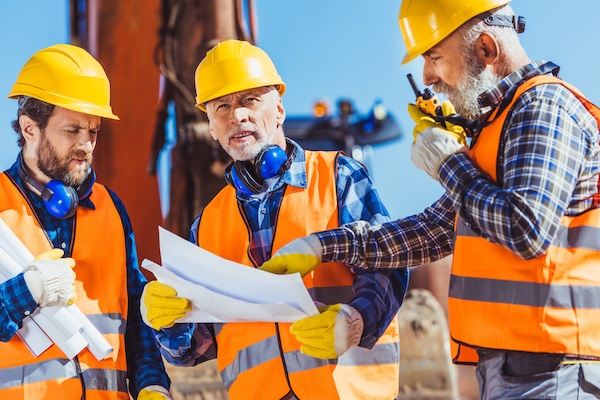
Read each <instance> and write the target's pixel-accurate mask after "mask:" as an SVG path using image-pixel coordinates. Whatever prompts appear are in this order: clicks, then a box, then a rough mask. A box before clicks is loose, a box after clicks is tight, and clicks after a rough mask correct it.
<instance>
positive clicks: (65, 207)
mask: <svg viewBox="0 0 600 400" xmlns="http://www.w3.org/2000/svg"><path fill="white" fill-rule="evenodd" d="M17 167H18V168H17V169H18V172H19V177H20V178H21V179H22V180H23V181H24V182H27V183H29V184H30V185H31V186H32V187H33V188H34V189H35V190H36V191H37V192H38V193H39V195H40V197H41V198H42V202H43V203H44V207H45V208H46V210H47V211H48V212H49V213H50V215H52V216H53V217H55V218H59V219H65V218H70V217H72V216H73V215H75V212H76V211H77V207H78V206H79V201H80V200H82V199H85V198H87V197H89V195H90V194H91V192H92V186H93V185H94V182H95V181H96V173H95V172H94V170H93V169H90V173H89V174H88V175H87V176H86V178H85V180H84V181H83V182H82V183H81V185H79V187H78V188H77V190H75V189H74V188H73V187H71V186H69V185H65V184H64V183H63V182H61V181H59V180H56V179H54V180H51V181H50V182H48V183H47V184H46V186H42V185H41V184H40V183H39V182H38V181H36V180H35V179H33V177H32V176H31V175H30V174H29V172H28V171H27V167H25V165H24V163H23V157H22V154H19V158H18V160H17Z"/></svg>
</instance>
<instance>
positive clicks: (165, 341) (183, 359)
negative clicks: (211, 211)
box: [154, 214, 217, 367]
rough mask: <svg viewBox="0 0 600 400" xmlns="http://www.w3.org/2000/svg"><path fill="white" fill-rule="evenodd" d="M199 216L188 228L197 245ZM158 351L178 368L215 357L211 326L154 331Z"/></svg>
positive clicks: (196, 324) (175, 326)
mask: <svg viewBox="0 0 600 400" xmlns="http://www.w3.org/2000/svg"><path fill="white" fill-rule="evenodd" d="M201 215H202V214H199V215H198V216H197V217H196V219H195V220H194V222H193V223H192V226H191V228H190V237H189V241H190V242H192V243H194V244H196V243H198V238H197V232H198V226H199V224H200V218H201ZM154 333H155V337H156V341H157V343H158V345H159V349H160V352H161V354H162V355H163V357H165V360H167V361H168V362H169V363H170V364H173V365H177V366H180V367H191V366H194V365H197V364H200V363H202V362H204V361H208V360H212V359H213V358H216V357H217V347H216V340H215V335H214V330H213V325H212V324H203V323H179V324H175V325H173V326H172V327H171V328H163V329H161V330H160V331H154Z"/></svg>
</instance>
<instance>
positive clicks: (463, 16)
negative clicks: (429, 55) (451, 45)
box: [398, 0, 510, 64]
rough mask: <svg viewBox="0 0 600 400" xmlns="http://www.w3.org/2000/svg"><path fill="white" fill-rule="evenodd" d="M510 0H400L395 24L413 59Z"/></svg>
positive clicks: (408, 53)
mask: <svg viewBox="0 0 600 400" xmlns="http://www.w3.org/2000/svg"><path fill="white" fill-rule="evenodd" d="M509 2H510V0H436V1H423V0H403V1H402V4H401V5H400V13H399V15H398V24H400V30H401V31H402V37H403V38H404V44H405V45H406V55H405V56H404V59H403V60H402V64H406V63H407V62H409V61H412V60H414V59H415V58H417V57H418V56H420V55H421V54H423V53H425V52H426V51H428V50H429V49H431V48H432V47H433V46H435V45H436V44H438V43H439V42H441V41H442V40H443V39H445V38H446V37H447V36H448V35H450V34H451V33H452V32H454V31H455V30H456V29H457V28H458V27H460V26H461V25H462V24H464V23H465V22H467V21H468V20H470V19H471V18H473V17H475V16H476V15H479V14H481V13H484V12H486V11H490V10H493V9H494V8H498V7H500V6H503V5H505V4H507V3H509Z"/></svg>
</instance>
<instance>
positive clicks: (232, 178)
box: [225, 161, 264, 196]
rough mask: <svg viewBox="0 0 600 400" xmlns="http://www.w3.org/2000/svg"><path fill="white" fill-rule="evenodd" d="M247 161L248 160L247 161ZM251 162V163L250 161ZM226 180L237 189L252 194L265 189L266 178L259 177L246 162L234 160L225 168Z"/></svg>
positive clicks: (248, 194)
mask: <svg viewBox="0 0 600 400" xmlns="http://www.w3.org/2000/svg"><path fill="white" fill-rule="evenodd" d="M246 162H247V161H246ZM248 164H251V163H248ZM225 180H226V181H227V183H229V184H230V185H232V186H233V187H234V188H235V189H236V190H237V191H239V192H241V193H243V194H245V195H247V196H250V195H252V194H255V193H260V192H261V191H262V190H263V185H264V180H262V179H258V178H257V177H256V176H254V174H253V173H252V169H251V166H250V169H249V167H248V166H245V165H244V162H240V161H237V162H233V163H231V164H229V165H228V166H227V169H226V170H225Z"/></svg>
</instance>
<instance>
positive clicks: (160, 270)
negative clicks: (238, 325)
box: [142, 228, 318, 322]
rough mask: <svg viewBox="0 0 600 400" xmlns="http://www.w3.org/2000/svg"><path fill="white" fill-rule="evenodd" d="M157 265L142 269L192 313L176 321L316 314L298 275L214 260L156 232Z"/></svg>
mask: <svg viewBox="0 0 600 400" xmlns="http://www.w3.org/2000/svg"><path fill="white" fill-rule="evenodd" d="M159 241H160V254H161V257H162V262H163V266H162V267H161V266H159V265H158V264H155V263H153V262H152V261H149V260H144V261H143V262H142V267H143V268H145V269H147V270H148V271H150V272H152V273H153V274H154V276H156V279H157V280H158V281H159V282H161V283H164V284H166V285H169V286H171V287H172V288H174V289H175V290H176V292H177V296H178V297H182V298H185V299H189V300H190V302H191V304H192V309H191V310H190V311H189V312H186V313H185V316H184V317H182V318H180V319H178V320H177V322H294V321H296V320H298V319H301V318H305V317H308V316H310V315H315V314H318V310H317V307H316V306H315V304H314V302H313V301H312V299H311V297H310V295H309V294H308V291H307V290H306V287H305V286H304V283H303V282H302V279H301V277H300V275H299V274H291V275H275V274H271V273H266V272H264V271H260V270H258V269H256V268H252V267H248V266H246V265H242V264H238V263H235V262H233V261H230V260H226V259H224V258H221V257H218V256H216V255H215V254H213V253H210V252H208V251H206V250H204V249H202V248H200V247H198V246H196V245H195V244H193V243H190V242H188V241H187V240H185V239H182V238H181V237H179V236H177V235H175V234H173V233H171V232H169V231H167V230H165V229H163V228H159Z"/></svg>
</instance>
